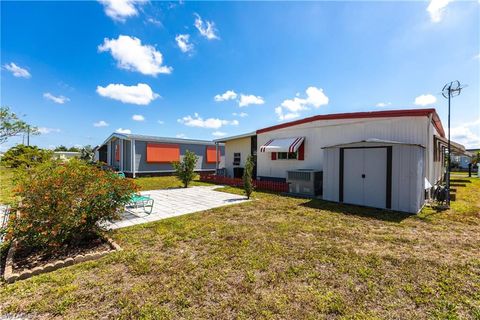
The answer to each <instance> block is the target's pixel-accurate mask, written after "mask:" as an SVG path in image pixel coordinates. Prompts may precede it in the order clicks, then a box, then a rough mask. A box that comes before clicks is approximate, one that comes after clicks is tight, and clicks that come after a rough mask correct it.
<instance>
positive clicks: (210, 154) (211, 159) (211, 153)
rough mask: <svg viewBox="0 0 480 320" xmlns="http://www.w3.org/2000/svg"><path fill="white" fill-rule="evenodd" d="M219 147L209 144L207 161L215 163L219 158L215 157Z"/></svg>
mask: <svg viewBox="0 0 480 320" xmlns="http://www.w3.org/2000/svg"><path fill="white" fill-rule="evenodd" d="M216 151H217V148H216V147H214V146H207V152H206V153H207V161H206V162H207V163H215V162H217V158H216V157H215V154H216ZM218 161H220V148H219V149H218Z"/></svg>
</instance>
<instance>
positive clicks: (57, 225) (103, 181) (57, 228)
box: [7, 159, 136, 250]
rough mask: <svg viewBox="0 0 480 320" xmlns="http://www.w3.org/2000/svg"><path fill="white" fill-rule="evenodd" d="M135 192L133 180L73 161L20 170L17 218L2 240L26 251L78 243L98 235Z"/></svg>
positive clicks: (17, 189) (17, 191)
mask: <svg viewBox="0 0 480 320" xmlns="http://www.w3.org/2000/svg"><path fill="white" fill-rule="evenodd" d="M135 191H136V185H135V183H134V182H133V181H132V180H129V179H120V178H119V177H118V176H117V175H116V174H115V173H114V172H111V171H102V170H100V169H98V168H96V167H95V166H91V165H88V164H87V163H85V162H83V161H81V160H76V159H72V160H71V161H69V162H68V163H65V164H60V163H59V162H56V161H49V162H47V163H44V164H40V165H39V166H37V167H34V168H32V169H30V170H28V171H25V172H24V173H23V174H22V175H21V176H20V177H19V179H18V181H17V188H16V190H15V192H16V194H17V195H18V196H20V199H21V202H20V203H19V205H18V211H19V212H20V215H19V216H18V217H16V218H14V221H12V223H11V226H10V228H9V231H8V233H7V239H11V238H14V239H17V241H19V243H20V244H21V246H23V247H26V248H38V249H47V250H48V249H52V248H55V247H58V246H62V245H67V244H73V245H74V244H75V243H79V242H80V241H82V240H85V239H89V238H90V237H91V236H92V235H95V234H98V233H100V232H102V231H103V229H102V227H101V225H102V224H103V223H105V222H106V221H109V220H112V219H116V218H118V214H119V210H120V209H122V208H123V206H124V205H125V203H127V202H128V200H129V199H130V196H131V194H132V193H133V192H135Z"/></svg>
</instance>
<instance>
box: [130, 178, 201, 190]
mask: <svg viewBox="0 0 480 320" xmlns="http://www.w3.org/2000/svg"><path fill="white" fill-rule="evenodd" d="M135 182H136V183H137V184H138V186H139V187H140V189H141V190H157V189H169V188H182V187H183V184H182V182H181V181H180V180H178V179H177V178H176V177H175V176H165V177H141V178H136V179H135ZM206 185H210V184H208V183H205V182H201V181H198V177H197V180H194V181H192V182H191V184H190V186H206Z"/></svg>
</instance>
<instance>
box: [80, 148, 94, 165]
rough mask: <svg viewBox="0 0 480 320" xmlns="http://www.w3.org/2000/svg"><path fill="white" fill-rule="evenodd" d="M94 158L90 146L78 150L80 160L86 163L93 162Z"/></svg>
mask: <svg viewBox="0 0 480 320" xmlns="http://www.w3.org/2000/svg"><path fill="white" fill-rule="evenodd" d="M94 156H95V153H94V152H93V148H92V146H91V145H87V146H85V147H83V148H82V150H80V159H82V160H84V161H87V162H93V158H94Z"/></svg>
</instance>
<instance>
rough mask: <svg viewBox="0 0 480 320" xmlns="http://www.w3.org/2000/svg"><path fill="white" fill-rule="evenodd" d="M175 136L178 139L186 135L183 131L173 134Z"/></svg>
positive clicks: (184, 137)
mask: <svg viewBox="0 0 480 320" xmlns="http://www.w3.org/2000/svg"><path fill="white" fill-rule="evenodd" d="M175 137H176V138H179V139H186V138H187V135H186V134H185V133H178V134H176V135H175Z"/></svg>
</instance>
